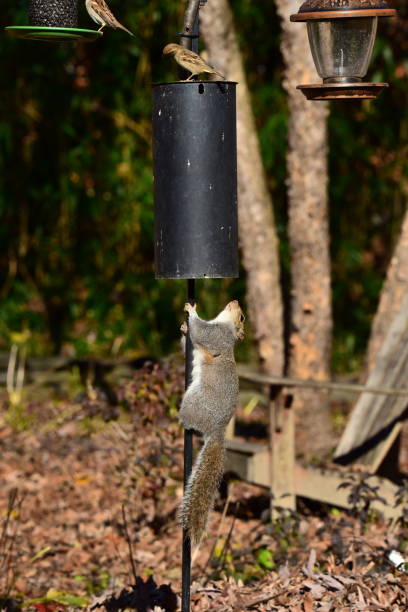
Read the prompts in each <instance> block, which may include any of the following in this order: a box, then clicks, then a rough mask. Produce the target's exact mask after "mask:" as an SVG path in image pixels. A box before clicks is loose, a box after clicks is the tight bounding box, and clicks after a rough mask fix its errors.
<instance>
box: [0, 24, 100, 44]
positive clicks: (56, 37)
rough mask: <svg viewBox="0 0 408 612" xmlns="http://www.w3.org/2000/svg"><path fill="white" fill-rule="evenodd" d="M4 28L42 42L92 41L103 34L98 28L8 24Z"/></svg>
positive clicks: (14, 33)
mask: <svg viewBox="0 0 408 612" xmlns="http://www.w3.org/2000/svg"><path fill="white" fill-rule="evenodd" d="M5 30H6V32H7V33H8V34H10V35H11V36H15V37H16V38H25V39H26V40H40V41H44V42H67V41H74V40H80V41H82V42H92V41H94V40H96V39H98V38H100V37H101V36H103V33H102V32H99V31H98V30H84V29H82V28H59V27H45V26H8V27H6V28H5Z"/></svg>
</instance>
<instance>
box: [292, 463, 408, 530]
mask: <svg viewBox="0 0 408 612" xmlns="http://www.w3.org/2000/svg"><path fill="white" fill-rule="evenodd" d="M345 477H346V475H345V474H344V473H343V472H340V471H338V472H337V471H335V470H323V469H318V468H311V467H303V466H302V465H300V464H297V465H296V467H295V482H296V494H297V495H299V496H301V497H307V498H308V499H314V500H316V501H319V502H324V503H326V504H330V505H333V506H339V507H340V508H350V504H349V502H348V500H347V497H348V495H349V493H350V491H349V490H347V489H339V488H338V487H339V485H340V484H341V483H342V482H344V480H345ZM369 482H370V485H373V486H378V487H379V488H378V491H377V493H378V495H379V496H380V497H383V498H384V499H385V501H386V502H387V505H384V504H382V503H380V502H374V503H373V505H372V508H373V510H376V511H377V512H378V513H379V514H381V515H382V516H383V517H384V518H386V519H388V518H395V517H396V516H398V515H399V514H400V509H398V508H394V503H395V493H396V490H397V486H396V485H395V484H393V483H392V482H391V481H390V480H387V479H385V478H380V477H378V476H373V477H372V478H370V481H369Z"/></svg>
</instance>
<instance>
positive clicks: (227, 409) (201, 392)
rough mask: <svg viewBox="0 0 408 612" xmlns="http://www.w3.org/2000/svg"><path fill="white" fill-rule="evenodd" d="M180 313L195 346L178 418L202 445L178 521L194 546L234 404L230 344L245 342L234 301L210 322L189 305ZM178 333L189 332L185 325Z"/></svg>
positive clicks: (234, 379)
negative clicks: (194, 432) (183, 313)
mask: <svg viewBox="0 0 408 612" xmlns="http://www.w3.org/2000/svg"><path fill="white" fill-rule="evenodd" d="M184 310H185V311H186V312H187V313H188V331H189V333H190V338H191V342H192V344H193V371H192V380H191V383H190V384H189V386H188V388H187V390H186V392H185V394H184V397H183V400H182V402H181V408H180V412H179V420H180V421H181V423H182V424H183V426H184V427H185V428H186V429H194V430H195V431H198V432H200V433H201V434H202V436H203V438H204V444H203V447H202V449H201V451H200V453H199V455H198V457H197V460H196V462H195V464H194V467H193V471H192V473H191V476H190V478H189V480H188V483H187V486H186V489H185V492H184V497H183V502H182V504H181V507H180V511H179V518H180V522H181V524H182V526H183V527H184V529H185V530H186V531H187V533H188V535H189V537H190V538H191V541H192V543H193V544H199V542H200V540H201V538H202V536H203V534H204V531H205V529H206V525H207V520H208V515H209V512H210V510H211V509H212V507H213V504H214V500H215V496H216V494H217V490H218V486H219V483H220V480H221V477H222V474H223V469H224V456H225V430H226V427H227V425H228V423H229V421H230V419H231V417H232V415H233V414H234V411H235V408H236V404H237V400H238V374H237V367H236V364H235V358H234V345H235V342H236V341H237V340H242V339H243V338H244V321H245V317H244V315H243V313H242V310H241V308H240V306H239V304H238V301H237V300H234V301H232V302H229V304H227V305H226V307H225V308H224V310H222V311H221V312H220V314H219V315H218V316H217V317H216V318H215V319H212V320H211V321H204V320H203V319H200V317H199V316H198V315H197V312H196V305H194V306H192V305H191V304H188V303H187V304H186V305H185V306H184ZM181 331H182V333H183V334H186V333H187V323H186V322H185V323H183V325H182V326H181Z"/></svg>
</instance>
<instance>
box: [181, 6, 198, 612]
mask: <svg viewBox="0 0 408 612" xmlns="http://www.w3.org/2000/svg"><path fill="white" fill-rule="evenodd" d="M199 13H200V0H190V1H189V4H188V6H187V10H186V14H185V18H184V26H183V32H182V33H181V41H180V42H181V44H182V45H183V47H185V48H186V49H190V50H191V51H194V52H195V53H197V52H198V36H199V19H200V16H199ZM187 301H188V302H189V303H190V304H195V280H194V279H188V280H187ZM192 371H193V345H192V342H191V339H190V334H189V333H187V337H186V364H185V387H186V389H187V387H188V385H189V384H190V382H191V378H192ZM192 468H193V432H192V430H191V429H186V430H185V431H184V489H185V488H186V485H187V482H188V479H189V477H190V474H191V470H192ZM190 583H191V540H190V538H189V536H188V534H187V532H186V530H183V549H182V568H181V612H190Z"/></svg>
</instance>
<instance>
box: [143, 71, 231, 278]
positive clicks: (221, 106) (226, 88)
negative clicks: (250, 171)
mask: <svg viewBox="0 0 408 612" xmlns="http://www.w3.org/2000/svg"><path fill="white" fill-rule="evenodd" d="M235 89H236V83H232V82H230V81H201V82H200V81H198V82H195V81H190V82H185V81H178V82H175V83H159V84H157V85H154V86H153V118H152V121H153V163H154V200H155V266H156V278H184V279H185V278H187V279H196V278H228V277H229V278H233V277H237V276H238V274H239V269H238V228H237V135H236V103H235Z"/></svg>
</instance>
